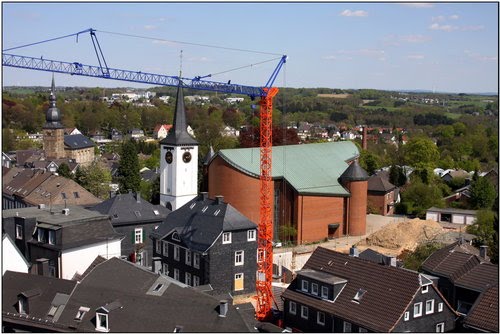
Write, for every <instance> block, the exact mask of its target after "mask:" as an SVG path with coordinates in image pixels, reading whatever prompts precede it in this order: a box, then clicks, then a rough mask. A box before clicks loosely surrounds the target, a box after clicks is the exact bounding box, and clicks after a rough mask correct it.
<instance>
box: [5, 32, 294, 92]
mask: <svg viewBox="0 0 500 334" xmlns="http://www.w3.org/2000/svg"><path fill="white" fill-rule="evenodd" d="M83 32H90V34H91V37H92V43H93V46H94V50H95V52H96V55H97V59H98V62H99V66H93V65H85V64H82V63H79V62H65V61H59V60H51V59H44V58H34V57H29V56H20V55H14V54H9V53H5V52H3V53H2V65H3V66H9V67H17V68H24V69H30V70H38V71H48V72H57V73H65V74H70V75H81V76H87V77H96V78H104V79H112V80H121V81H129V82H138V83H144V84H152V85H159V86H178V85H179V80H181V82H182V86H183V87H186V88H192V89H198V90H208V91H215V92H220V93H227V94H241V95H247V96H250V97H251V98H252V99H253V98H255V97H264V96H266V95H267V89H264V88H270V87H271V86H272V84H273V83H274V80H275V79H276V77H277V75H278V73H279V71H280V69H281V67H282V66H283V64H284V63H285V62H286V60H287V56H285V55H284V56H282V57H281V59H280V61H279V63H278V65H277V66H276V68H275V70H274V72H273V73H272V75H271V77H270V78H269V80H268V81H267V83H266V85H265V86H264V87H254V86H243V85H237V84H231V83H229V82H228V83H223V82H216V81H208V80H202V78H201V77H195V78H193V79H191V78H184V77H179V76H168V75H162V74H155V73H147V72H141V71H129V70H121V69H116V68H110V67H108V65H107V63H106V61H105V59H104V55H103V53H102V50H101V47H100V45H99V41H98V40H97V37H96V36H95V30H94V29H88V30H84V31H81V32H78V33H76V34H71V35H67V36H63V37H60V38H64V37H68V36H73V35H76V36H77V38H78V35H79V34H81V33H83ZM56 39H57V38H56ZM51 40H54V39H51ZM51 40H48V41H51ZM43 42H47V41H43ZM43 42H38V43H32V44H29V45H34V44H39V43H43ZM29 45H25V46H29ZM21 47H24V46H21ZM12 49H15V48H11V49H7V51H8V50H12Z"/></svg>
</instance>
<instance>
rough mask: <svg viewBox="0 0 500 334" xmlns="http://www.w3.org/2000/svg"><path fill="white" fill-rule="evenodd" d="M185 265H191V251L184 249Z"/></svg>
mask: <svg viewBox="0 0 500 334" xmlns="http://www.w3.org/2000/svg"><path fill="white" fill-rule="evenodd" d="M186 264H187V265H188V266H190V265H191V251H190V250H189V249H186Z"/></svg>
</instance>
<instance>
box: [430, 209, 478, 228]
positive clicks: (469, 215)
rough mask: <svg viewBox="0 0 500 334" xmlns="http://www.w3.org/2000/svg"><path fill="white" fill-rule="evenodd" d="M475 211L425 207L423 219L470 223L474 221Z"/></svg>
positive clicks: (462, 223) (460, 223)
mask: <svg viewBox="0 0 500 334" xmlns="http://www.w3.org/2000/svg"><path fill="white" fill-rule="evenodd" d="M476 212H477V211H476V210H463V209H455V208H436V207H431V208H429V209H427V212H426V214H425V219H427V220H434V221H436V222H438V223H440V222H447V223H453V224H459V225H472V224H474V222H475V221H476Z"/></svg>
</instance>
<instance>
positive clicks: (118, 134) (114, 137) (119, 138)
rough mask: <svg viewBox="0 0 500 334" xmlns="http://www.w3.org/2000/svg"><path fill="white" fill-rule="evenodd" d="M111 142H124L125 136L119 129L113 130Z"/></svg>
mask: <svg viewBox="0 0 500 334" xmlns="http://www.w3.org/2000/svg"><path fill="white" fill-rule="evenodd" d="M111 140H113V141H122V140H123V134H122V133H121V132H120V131H118V130H117V129H114V128H113V129H111Z"/></svg>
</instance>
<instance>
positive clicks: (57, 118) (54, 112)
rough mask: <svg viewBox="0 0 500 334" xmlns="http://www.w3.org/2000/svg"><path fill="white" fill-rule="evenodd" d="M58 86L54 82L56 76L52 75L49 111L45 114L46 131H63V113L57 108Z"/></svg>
mask: <svg viewBox="0 0 500 334" xmlns="http://www.w3.org/2000/svg"><path fill="white" fill-rule="evenodd" d="M55 92H56V85H55V81H54V74H52V86H51V89H50V96H49V109H47V112H46V113H45V121H46V122H45V125H44V126H43V128H44V129H62V128H63V125H62V123H61V112H60V111H59V109H58V108H57V107H56V93H55Z"/></svg>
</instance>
